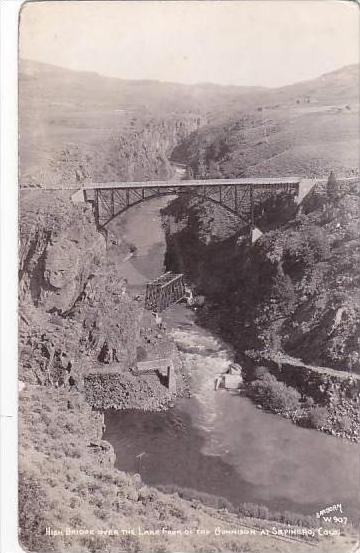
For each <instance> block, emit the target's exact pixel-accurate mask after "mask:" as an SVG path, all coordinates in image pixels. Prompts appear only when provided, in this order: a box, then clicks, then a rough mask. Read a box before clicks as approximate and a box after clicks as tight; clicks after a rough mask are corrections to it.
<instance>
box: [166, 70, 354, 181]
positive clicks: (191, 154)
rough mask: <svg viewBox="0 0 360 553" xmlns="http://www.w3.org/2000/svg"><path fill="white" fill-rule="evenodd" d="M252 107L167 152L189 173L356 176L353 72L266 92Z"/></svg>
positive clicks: (215, 120)
mask: <svg viewBox="0 0 360 553" xmlns="http://www.w3.org/2000/svg"><path fill="white" fill-rule="evenodd" d="M257 100H258V104H257V106H254V105H253V106H252V108H251V106H248V107H247V108H246V109H243V110H239V111H238V113H232V114H231V113H228V112H227V113H226V112H224V113H222V114H215V115H214V116H213V117H212V121H211V123H209V124H208V125H207V126H204V127H203V128H201V129H200V130H198V131H197V132H194V133H193V134H192V135H191V136H190V137H189V138H188V139H187V140H185V141H184V142H183V143H182V144H180V145H179V146H178V147H177V148H176V149H175V151H174V152H173V158H174V159H175V160H178V161H182V162H185V163H188V164H190V165H191V167H192V171H193V173H194V175H196V176H199V177H206V176H208V175H210V176H227V177H232V176H250V175H252V176H263V175H271V176H276V175H290V174H292V175H307V176H320V175H326V174H328V173H329V171H330V170H331V169H334V170H335V171H336V172H337V173H338V174H343V175H353V174H358V171H359V145H360V143H359V70H358V67H357V66H348V67H344V68H343V69H341V70H338V71H335V72H333V73H329V74H326V75H323V76H322V77H319V78H318V79H315V80H313V81H308V82H304V83H298V84H295V85H291V86H288V87H283V88H280V89H277V90H272V91H267V92H266V93H264V94H263V95H262V97H260V96H258V97H257Z"/></svg>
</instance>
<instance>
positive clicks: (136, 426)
mask: <svg viewBox="0 0 360 553" xmlns="http://www.w3.org/2000/svg"><path fill="white" fill-rule="evenodd" d="M167 201H169V199H166V198H163V199H161V200H156V201H155V200H153V201H149V202H147V203H145V204H143V205H140V206H138V207H136V208H133V209H131V210H129V211H128V212H127V213H126V214H124V215H123V216H122V217H121V218H118V219H116V220H115V221H114V222H113V223H112V225H113V227H112V229H111V230H112V231H113V232H114V233H115V234H116V233H118V234H121V235H122V236H124V237H125V239H126V241H127V242H128V243H131V244H134V245H135V246H136V248H137V251H136V254H135V255H134V256H133V257H131V258H130V259H127V260H126V261H123V259H124V255H123V253H121V254H119V257H118V259H117V260H116V262H117V263H119V271H120V272H121V273H122V274H125V276H126V278H127V279H128V283H129V286H130V289H132V290H133V291H134V293H135V292H136V291H137V290H138V289H139V288H142V287H143V286H144V284H145V283H146V282H147V281H148V280H149V279H152V278H154V277H155V276H157V275H159V274H160V273H161V272H162V270H163V259H164V253H165V242H164V236H163V231H162V227H161V220H160V215H159V209H160V207H162V206H164V205H166V203H167ZM164 318H165V320H166V323H167V327H168V329H169V332H170V333H171V334H172V336H173V338H174V340H175V341H176V343H177V345H178V347H179V349H180V350H181V351H182V352H183V354H184V356H185V360H186V364H187V366H188V368H189V371H190V375H191V390H192V396H191V397H190V398H186V399H181V400H179V401H177V403H176V405H175V407H174V408H173V409H170V410H169V411H167V412H163V413H143V412H137V411H112V410H111V411H107V412H106V413H105V423H106V432H105V436H104V438H105V439H106V440H108V441H109V442H110V443H111V444H112V445H113V446H114V449H115V453H116V456H117V460H116V466H117V467H118V468H119V469H121V470H125V471H129V472H140V473H141V476H142V478H143V480H144V481H145V482H147V483H149V484H152V485H155V486H156V485H160V484H162V485H165V484H174V485H177V486H181V487H187V488H192V489H194V490H197V491H201V492H207V493H210V494H215V495H220V496H223V497H226V498H227V499H229V500H230V501H231V502H232V503H233V504H234V505H236V504H239V503H243V502H253V503H259V504H264V505H267V506H268V507H269V508H271V510H273V511H274V510H285V509H286V510H290V511H294V512H299V513H304V514H309V515H311V514H313V513H315V512H316V511H317V510H318V509H321V508H324V507H326V506H328V505H332V504H333V503H342V506H343V511H344V515H350V516H353V517H354V516H356V517H357V516H358V514H359V512H358V509H359V497H358V490H359V471H360V463H359V448H358V445H356V444H353V443H350V442H347V441H345V440H340V439H338V438H335V437H332V436H328V435H326V434H323V433H321V432H317V431H315V430H310V429H305V428H300V427H297V426H295V425H294V424H292V423H291V422H290V421H288V420H286V419H283V418H281V417H279V416H276V415H272V414H270V413H266V412H263V411H261V410H259V409H257V408H256V407H255V405H253V404H252V403H251V402H250V401H249V400H248V399H247V398H244V397H240V396H239V395H238V394H235V393H231V392H228V391H225V390H218V391H217V392H215V390H214V377H215V375H216V374H218V373H219V372H221V371H222V370H224V369H225V368H226V367H227V366H228V364H229V361H231V360H232V359H233V354H232V351H231V348H229V347H228V346H226V344H224V343H223V342H222V341H221V339H219V337H217V336H215V335H213V334H211V333H210V332H209V331H207V330H205V329H203V328H201V327H200V326H198V325H196V324H195V322H194V315H193V313H192V311H191V310H189V309H187V308H186V307H185V306H184V305H182V304H181V305H176V306H175V307H172V308H171V309H169V310H167V311H166V313H165V315H164ZM142 452H144V453H145V454H144V455H143V456H142V459H141V461H139V460H138V459H137V455H138V454H139V453H142ZM139 463H140V464H139Z"/></svg>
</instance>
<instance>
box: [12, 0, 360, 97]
mask: <svg viewBox="0 0 360 553" xmlns="http://www.w3.org/2000/svg"><path fill="white" fill-rule="evenodd" d="M359 28H360V10H359V8H358V7H357V6H356V4H355V2H352V1H347V0H344V1H342V0H277V1H275V0H249V1H247V0H233V1H226V0H219V1H216V0H212V1H208V0H202V1H201V0H200V1H199V0H193V1H189V0H188V1H180V0H176V1H166V2H165V1H157V2H153V1H118V0H110V1H96V0H95V1H84V0H81V1H79V0H70V1H56V0H55V1H54V0H47V1H45V2H34V3H33V2H30V3H28V4H26V5H25V7H24V8H23V10H22V14H21V19H20V45H19V48H20V57H22V58H25V59H33V60H37V61H42V62H45V63H50V64H53V65H58V66H61V67H67V68H70V69H75V70H85V71H95V72H97V73H100V74H102V75H107V76H114V77H120V78H123V79H155V80H161V81H172V82H181V83H189V84H192V83H198V82H213V83H219V84H225V85H227V84H233V85H242V86H244V85H256V86H271V87H276V86H282V85H286V84H291V83H294V82H298V81H302V80H306V79H311V78H314V77H318V76H319V75H321V74H323V73H327V72H329V71H333V70H335V69H337V68H340V67H342V66H344V65H348V64H352V63H359V47H360V44H359Z"/></svg>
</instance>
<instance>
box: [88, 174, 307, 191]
mask: <svg viewBox="0 0 360 553" xmlns="http://www.w3.org/2000/svg"><path fill="white" fill-rule="evenodd" d="M300 181H301V177H279V178H241V179H204V180H199V179H197V180H182V181H130V182H116V181H115V182H89V183H84V184H82V185H81V189H82V190H94V189H97V190H102V189H106V190H109V189H112V188H117V189H121V188H169V187H174V188H178V187H185V188H186V187H189V188H190V187H193V186H226V185H229V186H230V185H234V184H235V185H249V184H254V185H260V186H261V185H269V184H270V185H271V184H274V185H276V184H299V182H300Z"/></svg>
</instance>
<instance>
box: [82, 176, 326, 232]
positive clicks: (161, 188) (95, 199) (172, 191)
mask: <svg viewBox="0 0 360 553" xmlns="http://www.w3.org/2000/svg"><path fill="white" fill-rule="evenodd" d="M315 183H316V180H315V179H301V178H298V177H282V178H252V179H246V178H241V179H212V180H184V181H175V182H166V181H144V182H107V183H89V184H85V185H84V186H83V187H82V188H81V190H78V192H77V193H76V194H74V195H73V199H74V200H75V201H84V200H85V201H87V202H92V203H93V205H94V209H95V216H96V221H97V224H98V225H99V227H101V228H104V227H105V226H106V225H107V224H108V223H110V221H112V220H113V219H114V218H115V217H117V216H118V215H120V214H121V213H124V211H126V210H127V209H129V208H130V207H132V206H135V205H138V204H140V203H142V202H144V201H147V200H151V199H152V198H159V197H161V196H166V195H181V194H191V195H193V196H197V197H200V198H202V199H204V200H207V201H211V202H213V203H215V204H218V205H220V206H222V207H223V208H224V209H226V210H227V211H229V212H230V213H232V214H234V215H236V216H238V217H239V219H240V220H241V221H242V223H243V224H246V225H250V227H251V228H253V227H254V226H255V221H254V210H255V207H256V206H257V205H259V204H261V203H262V202H264V201H265V200H266V199H267V198H269V197H270V196H273V195H274V194H279V193H286V194H290V195H292V196H293V197H294V200H295V201H297V202H298V203H299V202H300V201H301V199H302V197H303V196H304V195H306V193H307V192H308V191H309V190H310V189H311V188H312V187H313V186H314V184H315ZM80 196H81V197H80Z"/></svg>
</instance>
